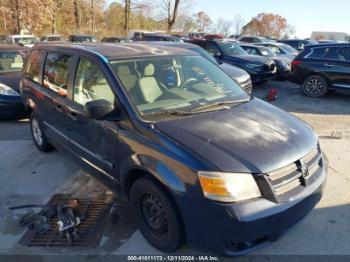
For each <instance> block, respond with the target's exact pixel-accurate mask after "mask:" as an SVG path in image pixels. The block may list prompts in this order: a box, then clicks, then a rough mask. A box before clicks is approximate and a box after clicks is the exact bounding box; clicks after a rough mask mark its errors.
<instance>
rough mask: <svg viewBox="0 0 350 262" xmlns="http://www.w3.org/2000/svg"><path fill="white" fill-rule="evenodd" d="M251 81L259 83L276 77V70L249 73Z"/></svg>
mask: <svg viewBox="0 0 350 262" xmlns="http://www.w3.org/2000/svg"><path fill="white" fill-rule="evenodd" d="M250 76H251V78H252V82H253V83H259V82H263V81H268V80H273V79H275V78H276V72H255V73H252V74H251V75H250Z"/></svg>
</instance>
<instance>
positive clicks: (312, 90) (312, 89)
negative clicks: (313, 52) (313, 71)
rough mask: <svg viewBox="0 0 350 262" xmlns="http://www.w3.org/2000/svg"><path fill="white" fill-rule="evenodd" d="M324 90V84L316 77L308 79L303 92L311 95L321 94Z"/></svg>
mask: <svg viewBox="0 0 350 262" xmlns="http://www.w3.org/2000/svg"><path fill="white" fill-rule="evenodd" d="M324 88H325V86H324V83H323V82H322V81H321V80H320V79H319V78H317V77H315V78H311V79H309V80H308V81H307V82H306V84H305V90H306V91H307V92H308V93H309V94H311V95H318V94H320V93H322V91H323V90H324Z"/></svg>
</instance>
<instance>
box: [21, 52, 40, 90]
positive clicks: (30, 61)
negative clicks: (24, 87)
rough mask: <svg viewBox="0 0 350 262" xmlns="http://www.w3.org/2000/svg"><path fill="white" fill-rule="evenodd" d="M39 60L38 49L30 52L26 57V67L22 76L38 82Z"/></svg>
mask: <svg viewBox="0 0 350 262" xmlns="http://www.w3.org/2000/svg"><path fill="white" fill-rule="evenodd" d="M40 60H41V52H40V51H39V50H34V51H32V52H30V54H29V55H28V58H27V64H26V68H25V70H24V76H25V77H27V78H29V79H31V80H33V81H34V82H37V83H39V75H40Z"/></svg>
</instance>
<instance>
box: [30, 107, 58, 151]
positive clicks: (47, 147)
mask: <svg viewBox="0 0 350 262" xmlns="http://www.w3.org/2000/svg"><path fill="white" fill-rule="evenodd" d="M29 119H30V130H31V133H32V138H33V141H34V144H35V145H36V147H37V148H38V149H39V150H40V151H42V152H49V151H52V150H53V149H54V147H53V146H52V145H51V144H50V143H49V142H48V140H47V138H46V136H45V134H44V132H43V130H42V123H41V121H40V119H39V117H38V116H37V115H36V114H35V113H31V114H30V118H29Z"/></svg>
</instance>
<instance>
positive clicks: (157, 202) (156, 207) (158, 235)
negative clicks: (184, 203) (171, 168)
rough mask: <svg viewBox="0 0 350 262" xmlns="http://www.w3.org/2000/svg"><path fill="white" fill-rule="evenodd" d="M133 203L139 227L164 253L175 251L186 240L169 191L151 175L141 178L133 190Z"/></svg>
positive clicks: (150, 241) (147, 238) (152, 243)
mask: <svg viewBox="0 0 350 262" xmlns="http://www.w3.org/2000/svg"><path fill="white" fill-rule="evenodd" d="M131 203H132V208H133V211H134V213H135V216H136V219H137V224H138V227H139V229H140V231H141V233H142V235H143V236H144V237H145V238H146V240H147V241H148V242H149V243H150V244H151V245H152V246H154V247H155V248H157V249H159V250H161V251H163V252H172V251H175V250H176V249H178V248H179V247H180V245H181V244H182V243H183V240H184V229H183V225H182V221H181V218H180V215H179V213H178V211H177V208H176V206H175V204H174V202H173V200H172V199H171V198H170V196H169V195H168V194H167V192H166V191H165V190H164V189H163V188H162V187H161V186H160V185H158V184H157V183H156V182H153V181H152V180H151V179H148V178H140V179H138V180H137V181H136V182H135V184H134V185H133V187H132V189H131Z"/></svg>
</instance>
